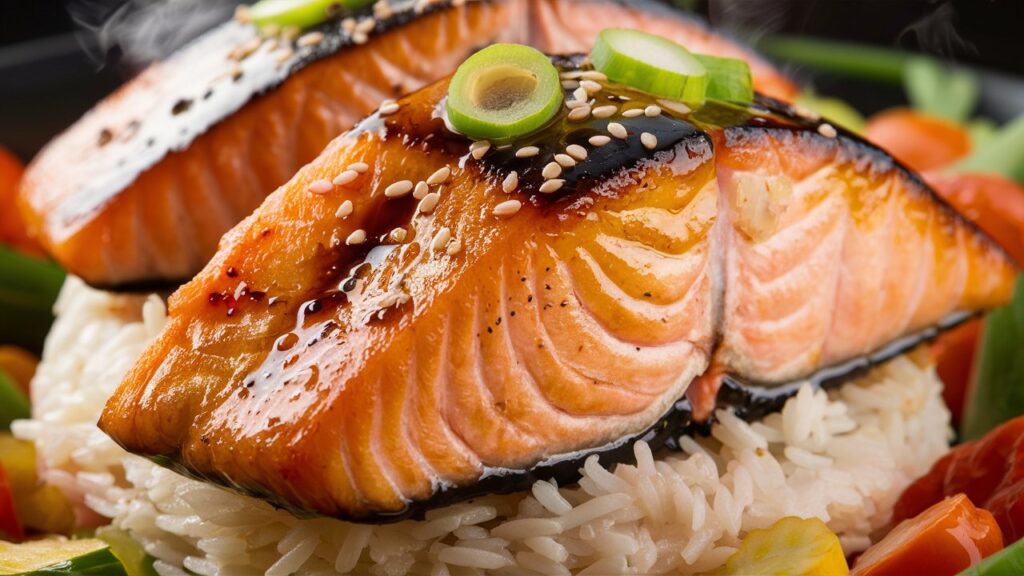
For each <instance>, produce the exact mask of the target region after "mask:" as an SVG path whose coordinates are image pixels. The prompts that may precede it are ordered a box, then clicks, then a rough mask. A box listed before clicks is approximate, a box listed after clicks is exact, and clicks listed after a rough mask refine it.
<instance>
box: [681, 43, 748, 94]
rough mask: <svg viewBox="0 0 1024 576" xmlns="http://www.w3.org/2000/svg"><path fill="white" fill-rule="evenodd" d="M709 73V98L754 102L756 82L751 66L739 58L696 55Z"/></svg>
mask: <svg viewBox="0 0 1024 576" xmlns="http://www.w3.org/2000/svg"><path fill="white" fill-rule="evenodd" d="M694 56H695V57H696V58H697V60H699V61H700V63H701V64H703V65H704V68H705V69H707V71H708V80H707V92H706V94H705V96H706V97H707V98H714V99H715V100H728V101H732V102H753V101H754V80H753V77H752V76H751V74H750V65H749V64H747V63H746V62H744V61H743V60H740V59H738V58H720V57H718V56H710V55H708V54H694Z"/></svg>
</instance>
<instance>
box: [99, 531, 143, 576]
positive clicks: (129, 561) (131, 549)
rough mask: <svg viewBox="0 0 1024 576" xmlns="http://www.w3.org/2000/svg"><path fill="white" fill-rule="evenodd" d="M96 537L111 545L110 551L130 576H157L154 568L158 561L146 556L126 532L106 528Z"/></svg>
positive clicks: (140, 546) (139, 545)
mask: <svg viewBox="0 0 1024 576" xmlns="http://www.w3.org/2000/svg"><path fill="white" fill-rule="evenodd" d="M96 537H97V538H99V539H100V540H103V541H104V542H106V543H107V544H109V545H110V551H111V552H113V554H114V556H116V557H117V559H118V560H120V561H121V564H123V565H124V569H125V572H126V573H127V575H128V576H157V572H156V570H155V569H154V568H153V562H154V561H155V560H156V559H155V558H153V557H152V556H150V555H149V554H146V551H145V550H143V549H142V545H141V544H139V543H138V542H136V541H135V540H133V539H132V537H131V535H130V534H128V533H127V532H125V531H124V530H118V529H117V528H113V527H110V526H105V527H103V528H100V529H99V530H97V532H96Z"/></svg>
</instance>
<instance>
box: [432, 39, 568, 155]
mask: <svg viewBox="0 0 1024 576" xmlns="http://www.w3.org/2000/svg"><path fill="white" fill-rule="evenodd" d="M561 105H562V86H561V83H560V81H559V78H558V70H557V69H556V68H555V67H554V65H552V64H551V60H549V59H548V57H547V56H545V55H544V54H543V53H541V52H540V51H538V50H536V49H534V48H530V47H529V46H522V45H519V44H494V45H493V46H488V47H487V48H484V49H483V50H481V51H479V52H477V53H476V54H474V55H472V56H470V57H469V59H467V60H466V61H465V62H463V63H462V65H461V66H459V69H458V70H457V71H456V72H455V76H454V77H453V78H452V81H451V85H450V86H449V87H448V101H447V110H448V120H449V122H451V125H452V126H453V127H454V128H455V129H456V130H458V131H459V132H461V133H462V134H465V135H466V136H469V137H470V138H477V139H489V140H507V139H510V138H514V137H517V136H523V135H526V134H529V133H530V132H533V131H535V130H537V129H538V128H540V127H542V126H544V124H546V123H547V121H548V120H550V119H551V118H552V117H553V116H554V115H555V113H556V112H558V108H559V107H560V106H561Z"/></svg>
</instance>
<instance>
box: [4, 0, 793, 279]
mask: <svg viewBox="0 0 1024 576" xmlns="http://www.w3.org/2000/svg"><path fill="white" fill-rule="evenodd" d="M379 4H380V3H379ZM382 5H384V6H390V7H388V8H386V9H381V8H377V9H376V11H375V10H372V9H369V8H368V9H367V10H366V11H363V12H359V13H356V14H355V15H353V16H349V17H347V18H345V19H342V20H341V23H340V24H339V21H337V20H336V21H332V22H328V23H326V24H324V25H322V26H320V27H318V28H316V29H313V30H310V31H308V32H307V33H306V34H305V35H302V36H296V35H294V34H289V35H282V36H267V37H261V36H259V33H258V31H257V30H256V28H255V27H253V26H251V25H246V24H242V23H238V22H230V23H228V24H225V25H223V26H221V27H219V28H217V29H215V30H214V31H212V32H210V33H208V34H207V35H205V36H203V37H201V38H200V39H199V40H197V41H196V42H194V43H193V44H191V45H190V46H188V47H187V48H185V49H184V50H183V51H181V52H180V53H178V54H177V55H175V56H174V57H172V58H170V59H169V60H168V61H166V62H163V63H159V64H156V65H154V66H152V67H151V68H149V69H148V70H146V71H145V72H143V73H142V74H141V75H140V76H139V77H138V78H137V79H136V80H134V81H133V82H130V83H129V84H127V85H126V86H125V87H124V88H122V89H121V90H119V91H118V92H116V93H115V94H114V95H113V96H111V97H109V98H107V99H106V100H104V101H103V102H101V103H100V104H99V105H98V106H97V107H96V108H95V109H94V110H93V111H92V112H90V113H89V114H87V115H86V116H85V117H84V118H82V119H81V120H80V121H79V122H78V123H77V124H75V125H74V126H73V127H71V128H70V129H69V130H68V131H67V132H65V133H64V134H62V135H61V136H59V137H58V138H57V139H55V140H54V141H53V142H52V143H50V145H49V146H47V147H46V148H45V149H44V151H43V152H42V153H41V154H40V155H39V156H38V157H37V158H36V160H35V161H34V162H33V164H32V165H31V166H30V168H29V170H28V173H27V175H26V178H25V181H24V184H23V187H22V193H21V196H22V198H21V204H22V207H23V210H24V212H25V214H26V219H27V222H28V223H29V224H30V227H31V229H32V231H33V233H34V234H35V236H36V237H38V238H39V239H40V240H41V241H42V243H43V244H44V245H45V247H46V248H47V249H48V251H49V252H50V253H51V254H52V255H53V256H54V257H55V258H56V259H57V261H58V262H59V263H60V264H62V265H63V266H64V267H65V268H66V269H68V270H69V271H70V272H71V273H73V274H76V275H78V276H80V277H82V278H83V279H85V280H86V281H87V282H90V283H91V284H94V285H97V286H104V287H122V288H124V287H129V288H130V287H131V285H133V284H136V285H138V284H155V283H167V282H175V283H180V282H183V281H185V280H187V279H189V278H191V277H192V276H193V275H194V274H195V273H196V272H198V271H199V270H200V269H201V268H202V266H203V265H204V264H205V263H206V262H207V261H208V260H209V258H210V257H211V256H212V255H213V253H214V252H215V250H216V248H217V242H218V241H219V240H220V238H221V236H222V235H223V234H224V232H226V231H227V230H228V229H230V228H231V227H232V226H233V225H235V224H236V223H238V222H239V221H240V220H241V219H242V218H244V217H245V216H246V215H248V214H249V213H251V212H252V210H253V209H255V208H256V207H257V206H259V204H260V203H261V202H262V201H263V198H265V197H266V195H267V194H269V193H270V192H272V191H273V190H274V189H275V188H276V187H278V186H280V185H281V184H283V183H284V182H286V181H287V180H288V178H290V177H291V176H292V175H293V174H295V172H296V171H297V170H298V169H299V168H300V167H302V166H303V165H304V164H306V163H307V162H309V161H310V160H312V159H313V158H315V157H316V155H317V154H318V153H320V151H321V150H323V148H324V147H325V146H326V145H327V144H328V143H329V142H330V141H331V140H333V139H334V138H335V137H336V136H338V135H339V134H341V133H342V132H343V131H344V130H346V129H348V128H350V127H351V126H352V125H353V124H354V123H355V121H356V120H358V119H359V118H362V117H363V116H365V115H366V114H368V113H370V112H371V111H373V110H374V109H375V108H377V106H378V105H379V104H380V103H381V102H382V101H383V100H385V99H389V98H396V97H398V96H401V95H403V94H406V93H409V92H411V91H413V90H415V89H417V88H420V87H422V86H423V85H424V84H426V83H428V82H433V81H435V80H438V79H440V78H442V77H443V76H445V75H447V74H449V73H451V72H452V71H453V70H454V69H455V67H456V66H457V65H458V64H459V63H460V62H462V60H463V59H465V57H466V56H468V55H469V54H470V53H472V52H473V51H474V50H476V49H478V48H480V47H483V46H486V45H488V44H491V43H494V42H533V43H534V44H536V46H537V47H538V48H540V49H542V50H547V51H553V50H554V49H556V48H557V49H561V48H563V47H571V48H573V49H574V50H576V49H578V50H588V49H589V48H590V43H591V42H592V40H593V38H594V36H595V35H596V34H597V33H598V32H599V31H600V30H601V29H602V28H605V27H609V26H618V25H621V23H622V22H628V23H629V25H631V26H637V27H651V28H656V29H657V30H658V31H660V32H665V33H670V34H671V35H672V36H673V37H674V38H675V39H676V40H679V41H681V42H684V43H685V42H692V43H693V45H694V46H698V47H700V48H701V49H702V50H704V51H706V52H709V53H723V54H727V55H735V54H739V53H742V54H744V55H746V56H748V57H749V58H750V59H751V60H752V61H753V62H754V71H755V73H756V74H757V82H758V83H757V87H758V88H759V89H761V90H763V91H764V92H765V93H767V94H769V95H774V96H778V97H786V96H788V95H791V94H792V92H793V90H794V89H793V86H792V84H790V83H789V82H788V81H787V80H785V79H784V78H783V77H781V76H780V75H779V74H778V73H777V72H775V71H774V70H772V69H771V67H770V66H768V65H767V64H765V63H764V62H763V61H761V60H759V59H757V58H755V57H754V56H753V55H749V54H747V52H746V51H745V50H744V49H742V48H740V47H739V46H737V45H734V44H733V43H732V42H730V41H728V40H725V39H723V38H719V37H716V36H714V35H713V34H711V33H710V32H708V31H707V29H706V28H705V27H704V26H703V25H702V24H700V23H698V22H696V21H694V20H691V19H688V18H685V17H683V16H681V15H680V14H679V13H677V12H675V11H673V10H671V9H669V8H666V7H664V6H661V5H655V4H653V3H648V2H634V3H625V2H616V1H614V0H480V1H470V2H451V1H448V0H445V1H443V2H422V1H416V2H414V1H411V0H405V1H402V2H393V3H391V4H390V5H389V4H387V3H386V2H385V3H382ZM579 15H585V17H586V19H585V20H580V19H579ZM566 35H571V43H567V42H568V41H567V40H565V39H564V37H565V36H566Z"/></svg>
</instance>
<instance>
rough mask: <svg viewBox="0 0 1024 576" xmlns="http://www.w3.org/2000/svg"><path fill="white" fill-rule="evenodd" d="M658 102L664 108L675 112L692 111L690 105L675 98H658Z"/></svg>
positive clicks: (685, 112) (687, 112)
mask: <svg viewBox="0 0 1024 576" xmlns="http://www.w3.org/2000/svg"><path fill="white" fill-rule="evenodd" d="M658 104H661V107H662V108H664V109H666V110H670V111H672V112H675V113H676V114H689V113H690V112H692V110H690V107H689V106H687V105H686V104H683V103H682V102H676V101H675V100H658Z"/></svg>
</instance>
